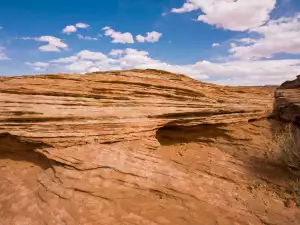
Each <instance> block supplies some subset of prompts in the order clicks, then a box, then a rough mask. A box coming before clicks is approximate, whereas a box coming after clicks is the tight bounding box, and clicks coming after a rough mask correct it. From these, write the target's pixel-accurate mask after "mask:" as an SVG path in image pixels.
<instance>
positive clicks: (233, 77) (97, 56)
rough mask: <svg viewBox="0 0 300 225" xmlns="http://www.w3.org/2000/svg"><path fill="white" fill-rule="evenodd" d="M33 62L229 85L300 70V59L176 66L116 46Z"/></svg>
mask: <svg viewBox="0 0 300 225" xmlns="http://www.w3.org/2000/svg"><path fill="white" fill-rule="evenodd" d="M38 63H40V62H38ZM48 64H49V65H48ZM32 65H34V66H36V67H40V68H54V69H57V70H58V71H59V72H62V71H64V72H73V73H74V72H75V73H88V72H95V71H108V70H123V69H132V68H137V69H146V68H152V69H160V70H166V71H170V72H174V73H182V74H186V75H189V76H191V77H193V78H195V79H199V80H205V81H208V82H216V83H219V84H228V85H264V84H280V83H282V82H283V81H285V80H288V79H294V77H295V75H297V74H299V71H300V59H287V60H256V61H250V60H234V61H228V62H210V61H199V62H196V63H194V64H186V65H174V64H169V63H166V62H163V61H161V60H156V59H153V58H151V57H150V56H149V53H148V52H146V51H139V50H137V49H131V48H127V49H114V50H112V51H111V52H110V53H109V54H108V55H105V54H103V53H101V52H91V51H87V50H84V51H81V52H79V53H77V54H76V55H73V56H70V57H66V58H60V59H56V60H52V61H49V62H46V64H45V65H44V67H43V64H33V63H32Z"/></svg>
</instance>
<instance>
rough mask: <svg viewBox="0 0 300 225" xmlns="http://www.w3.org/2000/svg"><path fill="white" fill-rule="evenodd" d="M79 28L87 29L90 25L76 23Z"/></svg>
mask: <svg viewBox="0 0 300 225" xmlns="http://www.w3.org/2000/svg"><path fill="white" fill-rule="evenodd" d="M75 26H76V27H77V28H82V29H86V28H88V27H89V26H90V25H88V24H86V23H76V25H75Z"/></svg>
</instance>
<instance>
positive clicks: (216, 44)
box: [212, 43, 220, 47]
mask: <svg viewBox="0 0 300 225" xmlns="http://www.w3.org/2000/svg"><path fill="white" fill-rule="evenodd" d="M219 46H220V44H219V43H213V44H212V47H219Z"/></svg>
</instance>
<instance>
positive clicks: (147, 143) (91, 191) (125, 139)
mask: <svg viewBox="0 0 300 225" xmlns="http://www.w3.org/2000/svg"><path fill="white" fill-rule="evenodd" d="M273 93H274V88H266V87H226V86H217V85H213V84H208V83H202V82H199V81H196V80H193V79H191V78H189V77H186V76H184V75H178V74H171V73H167V72H164V71H156V70H144V71H143V70H131V71H121V72H102V73H92V74H87V75H67V74H59V75H40V76H23V77H4V78H3V77H2V78H1V79H0V126H1V130H0V224H5V225H8V224H14V225H17V224H18V225H19V224H30V225H41V224H48V225H59V224H68V225H69V224H72V225H73V224H79V225H87V224H101V225H104V224H106V225H111V224H112V225H117V224H120V225H121V224H122V225H125V224H145V225H146V224H147V225H150V224H151V225H152V224H153V225H157V224H179V225H181V224H186V225H192V224H222V225H223V224H224V225H225V224H240V225H242V224H253V225H254V224H255V225H256V224H278V225H282V224H295V225H296V224H299V221H300V212H299V209H297V208H293V209H287V208H285V206H284V203H283V197H282V195H281V191H282V190H283V189H284V188H285V187H286V183H287V177H288V176H287V174H286V171H284V170H282V168H281V167H280V165H278V164H277V163H276V162H277V161H276V160H275V158H276V151H275V150H274V149H275V148H273V146H274V145H273V142H272V129H271V128H272V126H274V123H273V122H272V121H268V120H267V119H266V118H267V117H268V116H269V114H270V113H271V112H272V108H273Z"/></svg>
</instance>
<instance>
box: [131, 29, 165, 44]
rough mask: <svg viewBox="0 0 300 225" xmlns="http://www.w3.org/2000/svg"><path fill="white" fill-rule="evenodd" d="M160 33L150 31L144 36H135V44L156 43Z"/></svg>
mask: <svg viewBox="0 0 300 225" xmlns="http://www.w3.org/2000/svg"><path fill="white" fill-rule="evenodd" d="M161 36H162V33H158V32H156V31H152V32H147V34H146V36H142V35H140V34H139V35H137V36H136V40H137V42H151V43H154V42H158V41H159V39H160V38H161Z"/></svg>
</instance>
